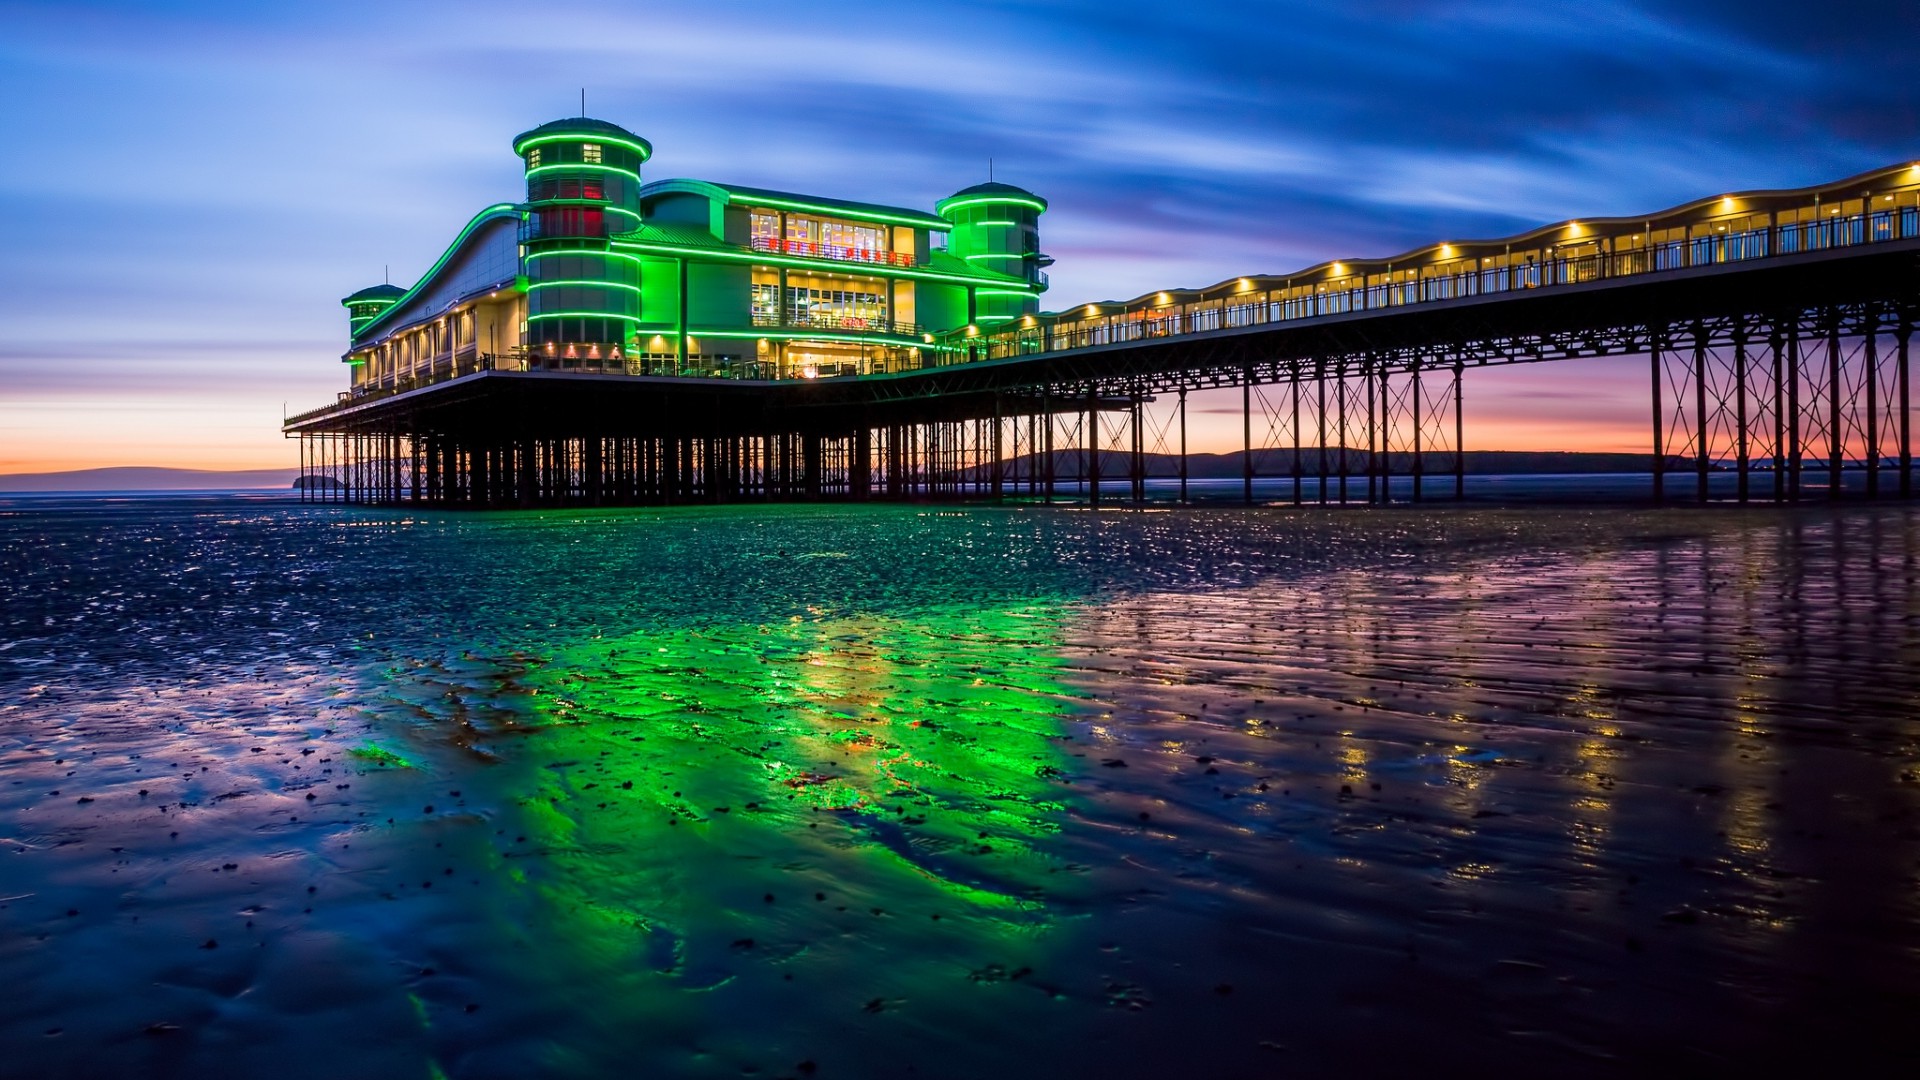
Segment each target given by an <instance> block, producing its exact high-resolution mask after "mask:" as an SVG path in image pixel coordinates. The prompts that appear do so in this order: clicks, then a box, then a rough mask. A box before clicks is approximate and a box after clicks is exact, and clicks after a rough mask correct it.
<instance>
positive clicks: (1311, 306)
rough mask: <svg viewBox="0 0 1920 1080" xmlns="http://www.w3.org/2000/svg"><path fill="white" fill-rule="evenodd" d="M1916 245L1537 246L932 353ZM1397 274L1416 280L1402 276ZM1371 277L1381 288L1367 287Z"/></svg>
mask: <svg viewBox="0 0 1920 1080" xmlns="http://www.w3.org/2000/svg"><path fill="white" fill-rule="evenodd" d="M1915 237H1920V207H1915V206H1903V207H1894V208H1890V209H1888V210H1883V211H1873V212H1871V213H1858V214H1852V215H1839V214H1834V215H1830V216H1828V217H1826V218H1824V219H1822V220H1819V221H1805V222H1793V223H1790V224H1786V225H1777V226H1767V227H1762V228H1755V229H1747V230H1740V231H1728V232H1718V231H1716V232H1714V233H1712V234H1709V235H1702V236H1693V237H1687V238H1683V239H1674V240H1667V241H1662V242H1658V243H1654V244H1651V245H1648V246H1645V247H1637V248H1634V249H1632V250H1627V251H1593V252H1584V253H1581V254H1576V255H1564V254H1555V252H1556V249H1557V248H1560V247H1567V246H1573V247H1583V246H1587V245H1585V244H1580V243H1574V244H1562V245H1550V246H1543V247H1541V248H1538V249H1535V250H1534V251H1531V252H1528V251H1516V252H1512V253H1510V254H1508V255H1505V256H1503V257H1502V258H1501V259H1500V265H1476V264H1479V263H1480V262H1481V260H1477V259H1469V260H1464V261H1463V263H1459V264H1452V265H1447V266H1444V267H1441V268H1434V269H1423V270H1421V271H1418V276H1409V277H1408V279H1406V280H1394V278H1395V275H1394V273H1393V272H1392V271H1388V272H1387V273H1385V274H1381V275H1355V277H1354V279H1352V280H1342V279H1335V280H1333V281H1331V282H1327V281H1325V280H1324V279H1322V281H1321V282H1313V281H1303V282H1301V283H1299V284H1288V285H1287V286H1284V287H1282V288H1278V289H1271V288H1269V289H1262V288H1258V287H1250V288H1247V289H1245V290H1244V291H1242V292H1240V293H1238V294H1232V295H1226V296H1221V297H1213V298H1207V299H1203V300H1200V301H1196V302H1188V303H1173V302H1169V303H1166V304H1164V305H1152V304H1148V305H1142V306H1138V307H1131V306H1130V307H1128V308H1127V309H1126V310H1122V311H1113V310H1111V309H1112V308H1113V307H1114V306H1116V305H1089V307H1092V308H1095V309H1097V313H1093V312H1087V313H1086V314H1082V315H1077V316H1076V315H1075V314H1074V313H1073V312H1071V311H1069V312H1063V313H1061V314H1059V315H1052V316H1037V317H1036V316H1028V317H1025V318H1023V319H1019V320H1015V321H1014V322H1013V323H1012V324H1002V325H1001V326H1000V327H998V328H991V329H984V330H982V331H981V332H980V333H977V334H971V335H970V334H968V333H967V332H966V331H965V330H964V329H963V330H957V331H949V332H947V333H946V334H943V335H940V336H939V338H938V339H937V344H938V345H939V346H940V347H941V348H942V351H943V352H963V351H966V350H971V352H972V357H973V359H977V360H985V359H995V360H997V359H1004V358H1008V357H1018V356H1032V355H1037V354H1040V353H1050V352H1062V351H1065V350H1068V349H1079V348H1087V347H1090V346H1095V345H1112V344H1119V343H1124V342H1129V341H1143V340H1147V339H1150V338H1165V337H1178V336H1181V335H1186V334H1203V333H1207V332H1209V331H1214V330H1226V329H1233V328H1237V327H1246V326H1261V325H1269V324H1273V323H1285V322H1292V321H1295V320H1300V319H1312V318H1319V317H1323V316H1328V315H1345V314H1350V313H1354V312H1367V311H1382V310H1389V309H1394V308H1403V307H1409V306H1412V305H1416V304H1430V303H1438V302H1442V301H1448V300H1460V299H1464V298H1468V297H1476V296H1490V295H1499V294H1505V293H1520V292H1526V291H1528V290H1533V289H1549V288H1554V287H1556V286H1562V285H1577V284H1583V283H1586V282H1594V281H1605V280H1612V279H1618V278H1627V277H1639V276H1643V275H1649V274H1661V273H1669V272H1673V271H1679V270H1687V269H1692V268H1695V267H1704V266H1713V265H1719V264H1727V263H1741V262H1748V261H1752V260H1761V259H1769V258H1777V257H1780V256H1786V255H1798V254H1801V253H1805V252H1813V251H1824V250H1829V249H1833V248H1847V247H1857V246H1862V245H1868V244H1876V243H1885V242H1888V241H1893V240H1910V239H1913V238H1915ZM1486 261H1487V262H1491V261H1492V260H1491V259H1489V260H1486ZM1401 273H1402V274H1407V275H1411V274H1413V273H1414V272H1412V271H1404V270H1403V271H1401ZM1375 276H1378V277H1384V278H1387V279H1388V280H1384V281H1379V282H1374V281H1371V280H1368V279H1369V278H1370V277H1375ZM1080 310H1081V311H1082V312H1086V311H1087V309H1084V308H1083V309H1080Z"/></svg>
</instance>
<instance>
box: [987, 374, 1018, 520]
mask: <svg viewBox="0 0 1920 1080" xmlns="http://www.w3.org/2000/svg"><path fill="white" fill-rule="evenodd" d="M1000 424H1001V420H1000V395H999V394H995V395H993V443H992V446H991V449H990V450H989V453H991V454H992V455H993V465H992V467H993V501H994V502H1000V501H1001V500H1002V499H1004V498H1005V497H1006V476H1005V471H1006V466H1005V465H1004V464H1002V463H1001V460H1000ZM1015 438H1016V439H1017V438H1018V433H1016V434H1015Z"/></svg>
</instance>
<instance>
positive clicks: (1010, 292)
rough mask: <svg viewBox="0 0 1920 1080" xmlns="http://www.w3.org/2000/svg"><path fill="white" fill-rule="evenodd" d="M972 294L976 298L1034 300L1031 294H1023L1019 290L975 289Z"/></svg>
mask: <svg viewBox="0 0 1920 1080" xmlns="http://www.w3.org/2000/svg"><path fill="white" fill-rule="evenodd" d="M974 294H975V295H977V296H1017V297H1019V298H1020V299H1022V300H1033V299H1036V298H1035V296H1034V295H1033V294H1032V293H1030V292H1023V291H1021V290H1019V289H975V290H974Z"/></svg>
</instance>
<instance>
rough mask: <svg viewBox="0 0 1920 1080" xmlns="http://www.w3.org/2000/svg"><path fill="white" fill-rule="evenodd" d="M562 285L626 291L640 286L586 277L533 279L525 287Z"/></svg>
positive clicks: (543, 287)
mask: <svg viewBox="0 0 1920 1080" xmlns="http://www.w3.org/2000/svg"><path fill="white" fill-rule="evenodd" d="M562 285H572V286H575V287H580V286H589V287H595V286H597V287H599V288H605V289H626V290H627V291H628V292H639V291H640V286H638V285H629V284H627V283H626V282H624V281H591V280H588V279H586V278H568V279H567V280H565V281H535V282H532V283H531V284H529V285H528V286H527V289H528V291H529V292H531V291H532V290H534V289H553V288H558V287H559V286H562Z"/></svg>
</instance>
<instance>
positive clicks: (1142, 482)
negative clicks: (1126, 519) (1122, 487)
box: [1127, 387, 1147, 506]
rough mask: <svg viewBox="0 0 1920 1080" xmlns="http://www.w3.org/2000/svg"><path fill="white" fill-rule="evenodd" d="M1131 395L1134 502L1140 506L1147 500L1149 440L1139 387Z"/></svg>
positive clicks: (1129, 420)
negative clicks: (1144, 424)
mask: <svg viewBox="0 0 1920 1080" xmlns="http://www.w3.org/2000/svg"><path fill="white" fill-rule="evenodd" d="M1130 396H1131V397H1132V399H1133V408H1132V409H1131V410H1130V411H1129V414H1128V417H1127V427H1128V429H1129V430H1130V431H1131V432H1132V433H1133V438H1132V440H1131V442H1130V443H1129V445H1130V446H1131V447H1132V448H1133V460H1132V461H1131V462H1130V463H1129V464H1130V465H1131V466H1132V480H1133V504H1134V505H1135V506H1138V505H1140V504H1141V503H1144V502H1146V501H1147V466H1146V457H1145V454H1146V449H1147V440H1146V433H1145V432H1144V431H1142V430H1141V429H1140V417H1141V414H1142V406H1141V403H1140V397H1141V394H1140V391H1139V389H1138V388H1137V387H1136V388H1135V389H1134V390H1133V391H1132V393H1131V395H1130Z"/></svg>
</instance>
